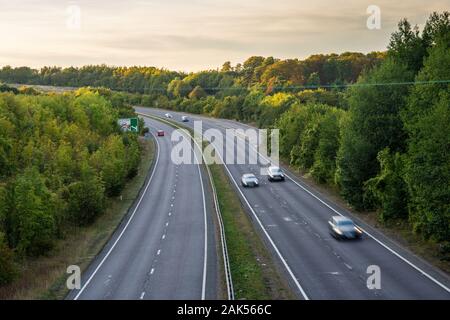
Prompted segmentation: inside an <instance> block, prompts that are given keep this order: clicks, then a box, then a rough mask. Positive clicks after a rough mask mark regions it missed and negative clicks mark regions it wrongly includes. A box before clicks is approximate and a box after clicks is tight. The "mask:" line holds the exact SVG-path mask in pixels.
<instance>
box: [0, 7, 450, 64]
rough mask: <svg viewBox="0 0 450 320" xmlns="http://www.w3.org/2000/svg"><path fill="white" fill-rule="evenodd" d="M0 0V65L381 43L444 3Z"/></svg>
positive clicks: (194, 57) (191, 58)
mask: <svg viewBox="0 0 450 320" xmlns="http://www.w3.org/2000/svg"><path fill="white" fill-rule="evenodd" d="M369 5H377V6H378V7H379V8H380V9H381V29H374V30H370V29H368V28H367V24H366V22H367V19H368V17H369V14H368V13H367V12H366V11H367V8H368V6H369ZM0 6H1V7H0V41H1V44H0V65H1V66H3V65H12V66H21V65H27V66H31V67H41V66H44V65H57V66H71V65H73V66H80V65H85V64H101V63H106V64H108V65H148V66H150V65H151V66H157V67H165V68H168V69H173V70H183V71H198V70H203V69H211V68H212V69H215V68H217V67H219V66H221V65H222V64H223V62H224V61H227V60H230V61H231V62H232V63H233V64H236V63H238V62H242V61H244V60H245V59H246V58H248V57H249V56H252V55H263V56H274V57H277V58H306V57H307V56H309V55H311V54H315V53H331V52H336V53H340V52H344V51H361V52H370V51H374V50H384V49H385V48H386V45H387V43H388V40H389V35H390V34H391V32H393V31H394V30H395V29H396V25H397V22H398V20H399V19H401V18H403V17H406V18H408V19H409V20H410V22H411V23H413V24H418V25H419V26H422V25H423V24H424V22H425V21H426V18H427V17H428V16H429V14H430V13H431V12H432V11H440V12H442V11H444V10H449V9H450V0H397V1H391V0H369V1H366V0H345V1H344V0H322V1H321V0H315V1H314V0H306V1H305V0H127V1H126V0H123V1H119V0H74V1H65V0H18V1H12V0H8V1H6V0H0ZM78 12H79V13H80V14H78ZM78 16H80V19H77V17H78Z"/></svg>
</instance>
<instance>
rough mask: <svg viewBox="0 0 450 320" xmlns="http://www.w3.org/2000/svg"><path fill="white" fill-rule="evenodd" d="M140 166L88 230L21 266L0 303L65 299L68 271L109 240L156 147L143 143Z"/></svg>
mask: <svg viewBox="0 0 450 320" xmlns="http://www.w3.org/2000/svg"><path fill="white" fill-rule="evenodd" d="M140 144H141V147H142V148H141V149H142V153H141V164H140V166H139V171H138V174H137V175H136V176H135V177H134V178H133V179H131V180H130V181H128V182H127V184H126V185H125V188H124V189H123V191H122V198H121V197H115V198H109V199H108V200H107V209H106V211H105V212H104V213H103V214H102V215H101V216H99V217H98V219H97V220H96V221H95V222H94V223H93V224H92V225H90V226H88V227H83V228H81V227H73V228H71V229H69V230H67V232H66V237H65V238H64V239H61V240H58V241H57V243H56V245H55V247H54V248H53V250H51V251H50V252H49V253H48V254H47V255H46V256H41V257H39V258H36V259H27V260H24V261H23V262H22V263H21V269H20V277H19V278H18V279H17V280H16V281H14V282H13V283H12V284H10V285H8V286H5V287H2V288H0V299H64V297H65V296H66V294H67V292H68V291H67V288H66V279H67V276H68V275H67V274H66V268H67V267H68V266H69V265H78V266H80V268H81V270H84V269H85V268H86V267H87V266H88V265H89V263H90V262H91V261H92V259H93V258H95V256H96V255H97V254H98V253H99V252H100V250H101V249H102V248H103V246H104V245H105V244H106V243H107V241H108V240H109V239H110V237H111V235H112V233H113V232H114V230H115V229H116V227H117V226H118V225H119V223H120V221H121V220H122V218H123V217H124V216H125V215H126V213H127V211H128V209H129V208H130V206H131V205H132V204H133V201H134V200H135V198H136V196H137V195H138V193H139V191H140V189H141V187H142V185H143V184H144V182H145V179H146V177H147V173H148V171H149V169H150V166H151V164H152V161H153V156H154V149H155V147H154V144H153V141H151V140H144V139H140Z"/></svg>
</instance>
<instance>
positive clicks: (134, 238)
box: [79, 139, 175, 299]
mask: <svg viewBox="0 0 450 320" xmlns="http://www.w3.org/2000/svg"><path fill="white" fill-rule="evenodd" d="M158 142H159V159H158V165H157V166H156V167H155V174H154V176H153V178H152V180H151V181H150V185H149V188H148V189H147V191H146V192H145V194H144V195H143V197H142V201H141V203H140V205H139V207H138V208H137V210H136V213H135V215H134V217H133V219H132V220H131V221H130V222H129V225H128V227H127V229H126V231H125V232H124V234H123V236H122V238H121V239H120V241H119V242H118V243H117V245H116V246H115V247H114V249H113V250H112V251H111V253H110V255H109V256H108V257H107V258H106V260H105V262H104V263H103V265H102V266H101V267H100V269H98V271H97V272H96V273H95V276H94V277H93V278H92V280H91V282H90V283H89V285H88V286H87V287H86V289H85V290H84V291H83V293H82V294H81V295H80V297H79V298H80V299H138V298H139V294H140V292H141V289H142V286H143V283H144V282H145V279H146V273H147V269H148V266H149V265H150V264H151V262H152V260H153V257H154V255H155V254H156V251H157V247H158V243H159V238H160V236H161V231H162V229H163V227H164V216H163V215H162V214H159V213H160V212H165V211H166V210H167V208H168V206H169V200H170V198H169V195H170V193H169V186H168V185H167V184H162V183H161V181H164V180H166V179H168V181H170V180H174V177H175V170H174V168H173V166H171V165H169V164H170V163H171V162H169V161H168V160H170V159H169V158H168V155H169V152H168V151H169V150H170V146H171V143H170V141H169V140H168V139H159V140H158ZM159 185H161V186H162V187H159ZM149 208H152V209H151V210H150V209H149ZM109 247H110V246H109ZM108 250H109V248H108ZM103 256H104V255H100V257H103ZM94 265H98V263H95V264H94ZM88 275H89V273H88ZM83 283H84V282H83Z"/></svg>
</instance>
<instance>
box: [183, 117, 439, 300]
mask: <svg viewBox="0 0 450 320" xmlns="http://www.w3.org/2000/svg"><path fill="white" fill-rule="evenodd" d="M191 118H192V120H194V119H201V120H203V122H204V123H203V127H204V128H203V129H204V130H206V129H208V128H217V127H220V128H221V129H223V130H224V129H225V128H230V127H234V128H239V124H237V125H235V126H233V125H232V123H230V121H226V122H227V123H226V124H222V125H218V124H217V121H218V120H215V119H214V120H211V119H205V118H204V117H197V116H192V117H191ZM209 122H213V123H214V124H213V125H210V126H208V124H209ZM205 123H206V124H207V125H206V126H205ZM186 124H187V125H189V126H191V127H192V123H186ZM245 127H247V128H248V126H245ZM241 128H242V127H241ZM239 174H240V173H238V175H239ZM238 178H239V179H240V177H238ZM293 188H294V189H295V190H294V197H297V193H298V191H299V190H302V189H301V188H299V187H298V186H296V185H293ZM302 191H304V190H302ZM307 195H308V196H309V198H310V201H313V205H317V204H320V205H323V204H322V203H321V202H319V201H317V199H315V198H313V197H312V196H311V195H310V194H309V193H307ZM323 206H324V205H323ZM319 213H323V214H324V215H323V214H322V215H321V214H319V215H318V216H325V217H326V218H325V219H323V220H322V221H321V222H320V223H323V224H324V225H325V226H326V227H325V228H321V227H319V228H318V230H319V231H320V232H322V235H323V233H327V232H328V229H327V228H328V226H327V223H326V220H328V218H329V217H330V216H331V215H334V214H335V213H334V212H332V211H331V210H330V208H328V207H326V206H324V208H321V209H320V210H319ZM311 216H313V217H314V216H316V215H311ZM320 223H319V224H317V223H314V225H317V226H319V225H320ZM364 228H368V227H367V226H364ZM372 232H373V231H372V230H371V233H372ZM317 234H319V233H317ZM369 239H370V242H371V244H372V245H373V248H370V249H367V250H364V249H363V250H362V249H358V251H357V252H356V255H360V256H361V259H364V258H363V257H362V255H361V253H369V254H370V256H369V257H368V258H367V260H365V261H368V260H372V259H373V257H372V254H371V252H372V251H375V252H376V253H380V254H381V257H380V258H381V260H384V258H386V262H385V263H384V266H385V267H383V269H386V270H388V269H392V270H393V271H392V272H389V274H391V275H393V276H394V275H395V274H397V273H398V272H399V271H400V272H402V271H403V270H408V272H407V276H406V277H405V278H403V279H397V277H396V278H395V279H394V280H393V281H389V282H390V283H392V286H395V285H399V287H400V288H405V287H408V286H409V284H410V283H411V282H413V283H415V284H417V287H415V288H412V289H411V288H410V286H409V289H407V290H406V291H405V290H403V293H401V297H404V298H408V297H407V296H406V294H407V293H410V292H413V293H414V294H413V297H417V295H418V294H419V295H420V296H421V297H424V298H426V297H435V296H437V297H441V296H443V298H444V299H445V298H448V293H447V292H446V291H445V290H443V289H442V288H440V287H438V286H437V285H436V284H435V283H433V282H431V280H429V279H428V278H425V277H424V276H422V275H421V273H420V272H418V271H417V270H415V269H413V268H412V267H410V266H409V265H407V264H406V263H405V262H403V261H402V260H400V259H399V258H397V257H396V256H394V255H393V254H391V252H390V251H388V250H387V249H385V248H384V247H382V246H381V245H379V244H378V243H377V242H375V241H374V240H372V239H371V238H369ZM338 247H339V246H338ZM334 249H336V248H334ZM347 251H348V250H345V251H344V254H345V253H347ZM351 255H352V256H351V257H350V259H351V258H352V257H353V259H355V258H354V257H355V254H354V253H353V252H351ZM408 258H410V257H408ZM393 263H395V264H398V265H400V266H396V267H393V268H392V267H391V265H392V264H393ZM358 264H359V263H358ZM421 267H423V266H421ZM424 267H428V266H426V265H425V266H424ZM362 271H363V270H359V273H360V274H361V273H363V272H362ZM364 276H365V277H367V274H365V275H364ZM418 276H419V278H420V280H419V281H418V279H417V278H418ZM434 276H435V274H434ZM437 276H438V277H439V275H437ZM440 280H442V279H440ZM423 281H424V282H426V284H424V283H423ZM443 281H445V278H444V280H443ZM386 282H387V281H386ZM405 284H406V285H405ZM424 287H426V288H428V289H429V290H428V289H425V290H424V289H423V288H424ZM436 290H437V292H436ZM400 291H402V290H400V289H399V288H397V289H392V290H391V289H390V287H389V288H386V290H385V295H388V296H389V297H397V295H398V294H399V293H400ZM436 293H437V294H436Z"/></svg>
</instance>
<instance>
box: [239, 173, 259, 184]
mask: <svg viewBox="0 0 450 320" xmlns="http://www.w3.org/2000/svg"><path fill="white" fill-rule="evenodd" d="M241 183H242V186H243V187H258V186H259V181H258V178H256V176H255V175H254V174H253V173H246V174H244V175H243V176H242V179H241Z"/></svg>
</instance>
